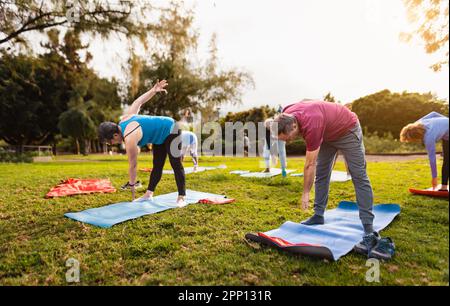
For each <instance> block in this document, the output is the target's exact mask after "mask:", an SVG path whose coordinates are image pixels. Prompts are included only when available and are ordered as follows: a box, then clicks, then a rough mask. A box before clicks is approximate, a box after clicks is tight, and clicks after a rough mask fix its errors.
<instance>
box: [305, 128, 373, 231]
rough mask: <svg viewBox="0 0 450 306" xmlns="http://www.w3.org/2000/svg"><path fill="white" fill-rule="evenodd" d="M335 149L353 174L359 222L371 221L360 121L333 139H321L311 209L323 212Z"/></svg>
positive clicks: (326, 200)
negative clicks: (312, 206)
mask: <svg viewBox="0 0 450 306" xmlns="http://www.w3.org/2000/svg"><path fill="white" fill-rule="evenodd" d="M338 150H340V151H341V152H342V154H343V155H344V158H345V160H346V161H347V164H348V169H349V171H350V174H351V176H352V181H353V185H354V186H355V192H356V202H357V203H358V207H359V218H360V219H361V222H362V224H373V219H374V215H373V213H372V208H373V191H372V186H371V185H370V180H369V177H368V176H367V165H366V159H365V148H364V142H363V133H362V129H361V125H360V124H359V122H358V123H357V124H356V126H355V127H354V128H353V129H352V130H350V132H349V133H348V134H347V135H345V136H342V137H341V138H339V139H338V140H336V141H329V142H323V143H322V145H321V147H320V151H319V156H318V158H317V166H316V180H315V190H316V195H315V200H314V211H315V213H316V214H317V215H320V216H323V215H324V213H325V209H326V207H327V202H328V193H329V189H330V178H331V171H332V169H333V163H334V158H335V156H336V153H337V151H338Z"/></svg>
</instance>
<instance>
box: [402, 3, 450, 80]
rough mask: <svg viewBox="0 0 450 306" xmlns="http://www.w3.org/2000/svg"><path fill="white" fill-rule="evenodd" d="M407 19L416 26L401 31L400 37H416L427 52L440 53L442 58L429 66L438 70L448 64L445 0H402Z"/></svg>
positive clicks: (407, 38) (446, 9)
mask: <svg viewBox="0 0 450 306" xmlns="http://www.w3.org/2000/svg"><path fill="white" fill-rule="evenodd" d="M403 2H404V4H405V6H406V8H407V12H408V19H409V20H410V22H412V23H413V24H414V25H415V26H416V27H415V29H414V30H413V31H411V32H410V33H402V34H401V35H400V38H401V39H402V40H404V41H406V42H408V41H411V40H412V39H413V38H417V39H419V40H421V41H422V42H423V43H424V47H425V51H426V52H427V53H441V57H442V60H440V61H438V62H437V63H435V64H434V65H432V66H431V68H432V69H433V70H434V71H440V70H441V69H442V67H443V66H444V65H448V56H449V53H448V34H449V24H448V21H449V19H448V17H449V15H448V12H449V1H447V0H403Z"/></svg>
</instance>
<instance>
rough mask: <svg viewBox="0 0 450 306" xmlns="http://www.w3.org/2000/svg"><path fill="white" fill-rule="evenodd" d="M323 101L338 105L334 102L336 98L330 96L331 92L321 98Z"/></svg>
mask: <svg viewBox="0 0 450 306" xmlns="http://www.w3.org/2000/svg"><path fill="white" fill-rule="evenodd" d="M323 100H324V101H328V102H333V103H339V101H337V100H336V98H335V97H334V96H333V95H332V94H331V92H328V93H327V94H326V95H325V97H323Z"/></svg>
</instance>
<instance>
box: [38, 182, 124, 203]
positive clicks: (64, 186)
mask: <svg viewBox="0 0 450 306" xmlns="http://www.w3.org/2000/svg"><path fill="white" fill-rule="evenodd" d="M115 191H116V189H115V188H114V187H113V186H112V185H111V182H110V181H109V180H95V179H94V180H80V179H73V178H69V179H67V180H65V181H63V182H62V183H60V184H59V185H57V186H55V187H53V188H52V189H51V190H50V191H49V193H47V195H46V196H45V197H46V198H54V197H64V196H69V195H75V194H87V193H95V192H103V193H106V192H115Z"/></svg>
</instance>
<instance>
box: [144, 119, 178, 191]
mask: <svg viewBox="0 0 450 306" xmlns="http://www.w3.org/2000/svg"><path fill="white" fill-rule="evenodd" d="M177 137H180V138H178V139H177ZM176 139H177V141H179V145H178V147H175V148H173V149H174V150H175V151H171V149H170V147H171V144H172V142H173V141H174V140H176ZM167 154H168V155H169V161H170V165H171V166H172V169H173V172H174V173H175V181H176V182H177V188H178V195H180V196H185V195H186V176H185V174H184V168H183V164H182V163H181V129H179V127H178V125H175V127H174V130H173V132H172V134H170V135H169V136H168V137H167V138H166V140H165V141H164V143H162V144H160V145H153V169H152V173H151V174H150V182H149V183H148V190H149V191H152V192H154V191H155V189H156V185H158V183H159V181H160V180H161V176H162V172H163V168H164V164H165V163H166V158H167Z"/></svg>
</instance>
